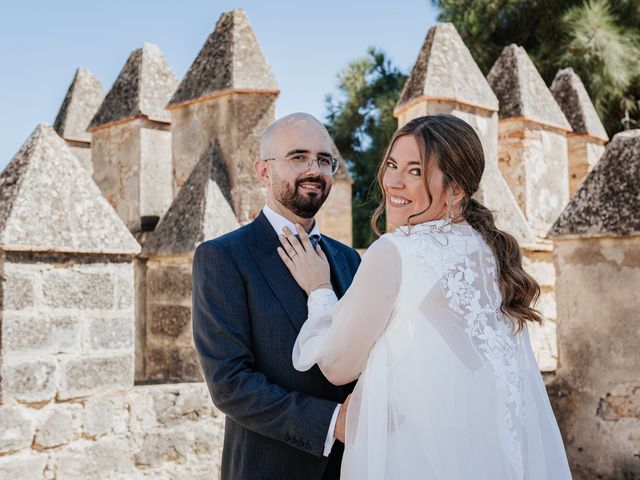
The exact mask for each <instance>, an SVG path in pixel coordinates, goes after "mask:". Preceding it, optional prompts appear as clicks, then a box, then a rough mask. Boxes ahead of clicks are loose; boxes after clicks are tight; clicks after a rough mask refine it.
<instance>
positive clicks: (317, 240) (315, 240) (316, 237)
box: [296, 233, 321, 248]
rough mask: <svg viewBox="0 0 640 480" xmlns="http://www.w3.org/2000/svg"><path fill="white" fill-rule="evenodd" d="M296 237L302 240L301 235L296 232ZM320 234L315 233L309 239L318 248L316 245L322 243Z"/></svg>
mask: <svg viewBox="0 0 640 480" xmlns="http://www.w3.org/2000/svg"><path fill="white" fill-rule="evenodd" d="M296 238H297V239H298V241H300V235H298V234H297V233H296ZM320 238H321V237H320V235H318V234H317V233H314V234H313V235H309V241H310V242H311V245H313V248H316V245H318V243H320Z"/></svg>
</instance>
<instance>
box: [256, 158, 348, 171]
mask: <svg viewBox="0 0 640 480" xmlns="http://www.w3.org/2000/svg"><path fill="white" fill-rule="evenodd" d="M270 160H289V167H291V170H293V171H294V172H296V173H305V172H308V171H309V170H310V169H311V165H313V162H314V161H315V162H317V163H318V169H319V170H320V173H322V174H323V175H335V173H336V172H337V171H338V166H339V165H340V162H339V161H338V159H337V158H335V157H329V156H325V155H319V156H317V157H314V156H312V155H310V154H308V153H294V154H291V155H287V156H286V157H278V158H265V159H264V161H265V162H268V161H270Z"/></svg>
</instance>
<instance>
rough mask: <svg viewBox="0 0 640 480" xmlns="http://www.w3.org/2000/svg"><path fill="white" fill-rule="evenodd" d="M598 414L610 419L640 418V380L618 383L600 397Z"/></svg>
mask: <svg viewBox="0 0 640 480" xmlns="http://www.w3.org/2000/svg"><path fill="white" fill-rule="evenodd" d="M598 416H600V417H602V419H604V420H608V421H616V420H620V419H623V418H636V419H639V420H640V382H639V383H625V384H621V385H616V386H615V387H614V388H613V390H612V391H611V392H609V393H607V394H606V395H605V397H604V398H601V399H600V404H599V405H598Z"/></svg>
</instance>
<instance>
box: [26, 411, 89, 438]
mask: <svg viewBox="0 0 640 480" xmlns="http://www.w3.org/2000/svg"><path fill="white" fill-rule="evenodd" d="M79 407H80V406H79V405H56V406H55V407H54V408H52V409H51V410H50V412H49V414H48V415H47V417H46V418H45V419H44V421H43V423H42V424H41V425H40V426H39V427H38V429H37V430H36V436H35V445H36V446H38V447H40V448H52V447H57V446H60V445H65V444H67V443H69V442H70V441H71V440H73V439H74V437H75V432H74V431H73V425H74V410H75V411H77V410H78V409H79Z"/></svg>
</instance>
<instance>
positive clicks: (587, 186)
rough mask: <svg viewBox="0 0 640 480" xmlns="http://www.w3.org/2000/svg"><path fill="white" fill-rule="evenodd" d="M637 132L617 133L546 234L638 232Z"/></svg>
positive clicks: (639, 159) (639, 148)
mask: <svg viewBox="0 0 640 480" xmlns="http://www.w3.org/2000/svg"><path fill="white" fill-rule="evenodd" d="M639 191H640V130H629V131H626V132H621V133H618V134H617V135H616V136H615V137H613V139H612V140H611V142H610V143H609V145H608V146H607V149H606V151H605V153H604V155H603V156H602V158H601V159H600V161H599V162H598V163H597V164H596V166H595V167H594V168H593V170H592V171H591V173H590V174H589V176H587V178H586V179H585V180H584V182H583V184H582V186H581V187H580V188H579V189H578V191H577V192H576V194H575V195H574V196H573V197H572V198H571V201H570V202H569V204H568V205H567V207H566V208H565V209H564V211H563V212H562V214H561V215H560V217H559V218H558V219H557V220H556V222H555V223H554V225H553V227H552V228H551V231H550V232H549V234H550V235H551V236H555V237H558V236H563V235H603V234H613V235H628V234H631V233H634V232H640V215H639V214H638V212H640V195H638V192H639Z"/></svg>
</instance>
